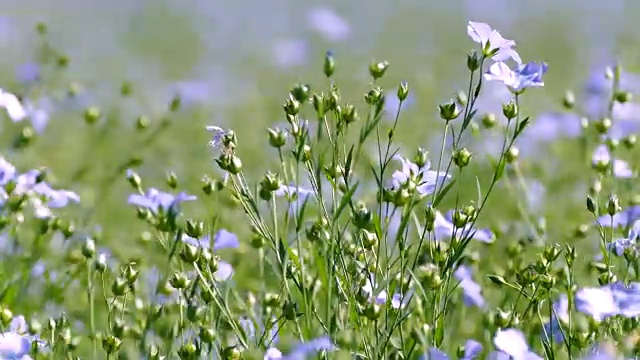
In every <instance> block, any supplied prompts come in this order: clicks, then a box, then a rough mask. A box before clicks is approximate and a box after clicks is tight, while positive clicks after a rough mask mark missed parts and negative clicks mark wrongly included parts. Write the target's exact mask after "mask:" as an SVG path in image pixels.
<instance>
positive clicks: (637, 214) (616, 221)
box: [597, 205, 640, 228]
mask: <svg viewBox="0 0 640 360" xmlns="http://www.w3.org/2000/svg"><path fill="white" fill-rule="evenodd" d="M637 220H640V205H634V206H630V207H628V208H626V209H624V210H622V211H621V212H618V213H616V214H615V215H613V216H610V215H602V216H600V217H598V219H597V223H598V224H599V225H600V226H605V227H611V226H613V227H623V228H626V227H628V226H630V225H631V224H633V223H634V222H636V221H637Z"/></svg>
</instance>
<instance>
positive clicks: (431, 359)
mask: <svg viewBox="0 0 640 360" xmlns="http://www.w3.org/2000/svg"><path fill="white" fill-rule="evenodd" d="M419 360H449V356H448V355H447V354H445V353H443V352H442V351H440V350H438V349H436V348H433V347H432V348H430V349H429V350H428V351H427V352H426V353H425V354H423V355H422V356H420V358H419Z"/></svg>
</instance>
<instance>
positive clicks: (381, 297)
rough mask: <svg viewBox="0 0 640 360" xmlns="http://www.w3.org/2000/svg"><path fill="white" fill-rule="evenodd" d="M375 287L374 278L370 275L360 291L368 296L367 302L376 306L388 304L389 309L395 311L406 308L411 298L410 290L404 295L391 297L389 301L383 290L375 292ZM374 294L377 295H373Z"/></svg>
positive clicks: (396, 294) (397, 294) (399, 294)
mask: <svg viewBox="0 0 640 360" xmlns="http://www.w3.org/2000/svg"><path fill="white" fill-rule="evenodd" d="M376 286H377V285H376V283H375V278H374V276H373V274H370V275H369V277H368V278H367V280H366V282H365V285H364V286H363V287H362V291H364V292H365V293H366V294H367V295H369V301H371V302H373V303H376V304H378V305H385V304H387V302H389V304H390V305H391V308H393V309H396V310H397V309H403V308H404V307H406V306H407V305H408V304H409V302H410V301H411V298H412V296H413V291H411V290H410V291H408V292H407V293H406V294H404V295H403V294H401V293H395V294H393V295H392V296H391V299H389V296H388V294H387V292H386V291H385V290H384V289H382V290H381V289H378V290H377V291H376ZM376 292H377V294H375V293H376Z"/></svg>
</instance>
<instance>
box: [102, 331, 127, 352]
mask: <svg viewBox="0 0 640 360" xmlns="http://www.w3.org/2000/svg"><path fill="white" fill-rule="evenodd" d="M120 345H122V340H120V339H119V338H117V337H115V336H113V335H108V336H106V337H104V338H103V339H102V349H104V351H105V352H106V353H107V354H109V355H110V354H114V353H116V352H118V350H119V349H120Z"/></svg>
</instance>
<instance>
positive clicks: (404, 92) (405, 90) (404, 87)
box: [397, 80, 409, 101]
mask: <svg viewBox="0 0 640 360" xmlns="http://www.w3.org/2000/svg"><path fill="white" fill-rule="evenodd" d="M397 95H398V100H400V101H405V100H407V97H408V96H409V83H408V82H406V81H404V80H403V81H401V82H400V85H398V93H397Z"/></svg>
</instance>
